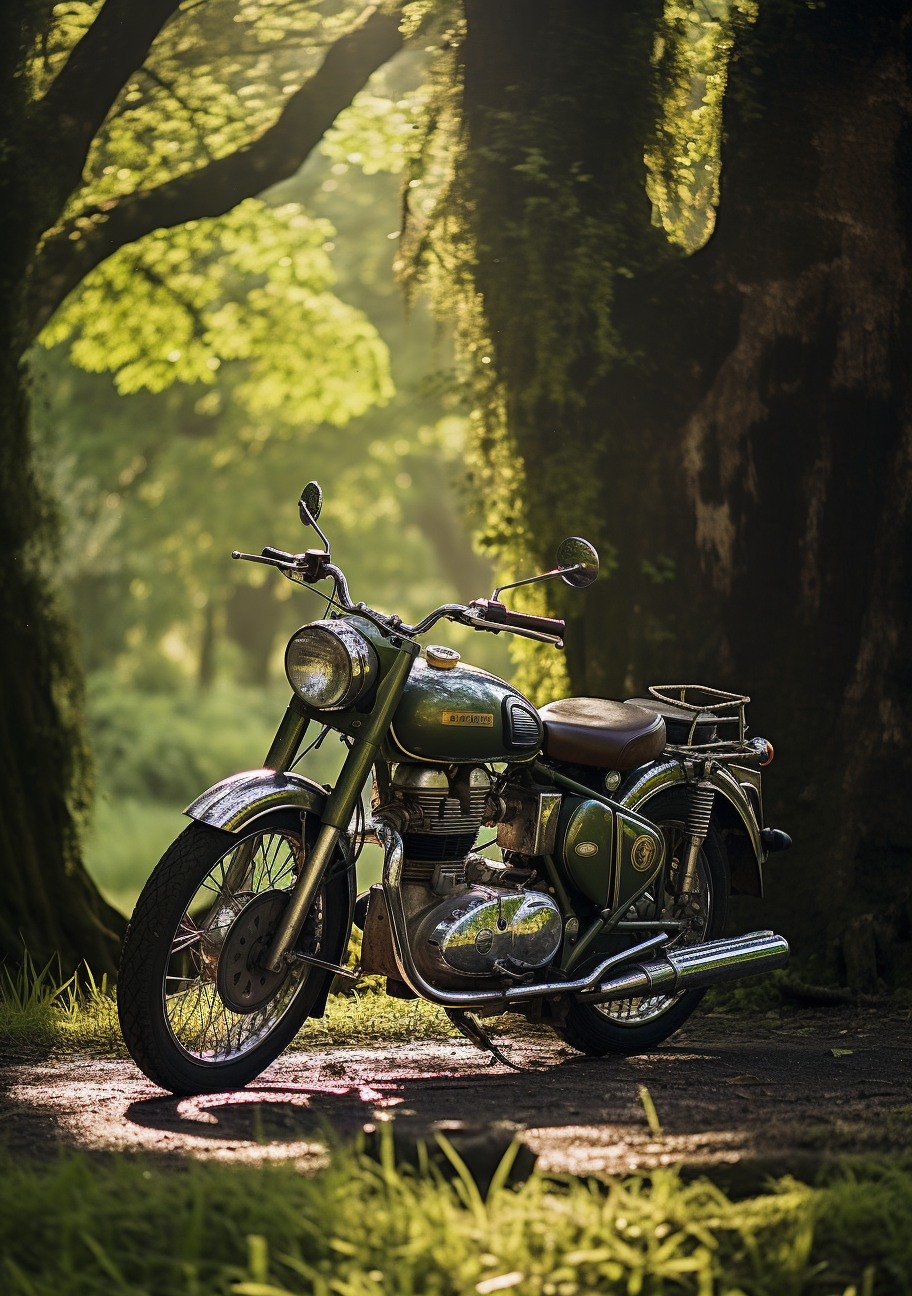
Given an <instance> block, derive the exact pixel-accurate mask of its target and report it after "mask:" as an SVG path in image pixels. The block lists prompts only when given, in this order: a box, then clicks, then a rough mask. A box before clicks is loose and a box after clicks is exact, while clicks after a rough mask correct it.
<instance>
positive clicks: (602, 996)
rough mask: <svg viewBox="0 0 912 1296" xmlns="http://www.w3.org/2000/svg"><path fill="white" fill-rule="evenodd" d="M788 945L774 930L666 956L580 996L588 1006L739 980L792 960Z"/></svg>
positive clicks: (667, 952) (682, 949)
mask: <svg viewBox="0 0 912 1296" xmlns="http://www.w3.org/2000/svg"><path fill="white" fill-rule="evenodd" d="M788 957H789V947H788V941H787V940H785V938H784V937H782V936H777V935H776V933H775V932H772V931H759V932H749V933H748V935H746V936H736V937H733V938H732V939H730V940H714V941H706V942H705V943H704V944H702V945H685V946H682V947H679V948H678V949H668V950H664V951H663V952H662V957H661V958H660V959H656V960H655V961H654V962H649V963H637V964H634V966H633V967H632V968H629V969H628V970H627V971H626V972H625V973H624V974H623V976H619V977H614V978H613V979H612V980H610V981H602V982H601V984H600V985H598V986H594V987H593V988H592V990H590V991H582V992H581V993H580V995H579V998H580V999H581V1000H584V1001H585V1002H586V1003H605V1002H606V1001H607V1000H609V999H633V998H643V997H644V996H647V995H651V994H653V993H655V992H659V993H661V994H681V993H682V992H683V991H684V990H702V989H704V988H705V987H706V986H711V985H721V983H722V982H723V981H738V980H740V978H741V977H746V976H755V975H756V974H757V973H759V972H773V971H775V970H776V968H781V967H785V965H786V963H787V962H788Z"/></svg>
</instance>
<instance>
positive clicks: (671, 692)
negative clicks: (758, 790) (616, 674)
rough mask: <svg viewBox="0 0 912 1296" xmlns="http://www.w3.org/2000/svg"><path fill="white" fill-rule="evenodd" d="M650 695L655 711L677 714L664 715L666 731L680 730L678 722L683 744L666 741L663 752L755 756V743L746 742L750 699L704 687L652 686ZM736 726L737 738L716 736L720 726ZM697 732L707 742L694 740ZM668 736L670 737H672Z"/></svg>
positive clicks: (738, 694)
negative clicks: (656, 703) (669, 711)
mask: <svg viewBox="0 0 912 1296" xmlns="http://www.w3.org/2000/svg"><path fill="white" fill-rule="evenodd" d="M649 693H650V695H651V696H652V697H653V698H655V700H656V702H658V703H659V704H660V706H659V707H657V708H656V710H658V711H659V712H660V714H663V713H664V711H665V709H666V708H668V709H673V710H674V712H676V713H677V714H676V715H674V716H670V715H668V714H665V715H664V718H665V722H666V728H667V729H671V730H672V731H674V730H675V729H677V728H678V727H679V726H678V725H676V724H675V723H674V721H676V720H679V721H680V722H681V724H680V728H681V730H682V734H681V736H682V737H683V741H672V742H669V743H668V744H667V745H666V751H671V752H679V753H681V754H682V755H690V754H704V755H707V756H713V757H723V758H724V757H726V756H729V757H739V756H747V755H751V754H754V752H755V748H754V744H753V743H751V742H749V741H748V739H747V704H748V702H750V698H749V697H747V696H746V695H745V694H743V693H726V692H725V691H724V689H714V688H709V687H708V686H707V685H705V684H653V685H651V686H650V689H649ZM644 701H645V699H644ZM722 712H729V714H728V715H725V714H720V713H722ZM688 720H689V721H690V724H689V725H688V724H687V722H688ZM669 722H671V723H669ZM735 725H737V727H738V736H737V738H735V737H732V738H729V739H725V738H718V737H717V736H716V733H717V729H718V728H719V727H720V726H735ZM684 726H687V732H686V735H684V734H683V729H684ZM700 730H703V731H704V732H706V731H707V730H708V732H709V740H708V741H706V742H695V741H694V739H695V738H697V737H699V736H700V735H699V731H700ZM669 736H670V737H671V736H672V734H669ZM764 745H765V744H764Z"/></svg>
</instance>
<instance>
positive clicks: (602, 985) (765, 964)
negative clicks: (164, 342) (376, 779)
mask: <svg viewBox="0 0 912 1296" xmlns="http://www.w3.org/2000/svg"><path fill="white" fill-rule="evenodd" d="M373 828H374V832H375V833H376V836H377V840H378V841H379V842H380V843H381V845H382V846H383V850H384V860H383V892H384V896H385V898H386V904H387V910H388V913H389V917H390V935H391V936H392V939H393V953H394V955H395V959H396V964H397V966H398V968H399V971H400V973H401V975H402V980H403V981H404V982H405V984H406V985H408V986H410V987H411V988H412V990H414V991H415V993H416V994H418V995H420V996H421V998H422V999H428V1000H430V1002H431V1003H436V1004H440V1005H441V1006H442V1007H444V1008H464V1009H468V1010H469V1011H471V1010H472V1009H473V1008H480V1007H482V1006H483V1005H485V1004H492V1005H493V1004H498V1005H500V1004H502V1005H503V1008H504V1010H506V1009H507V1008H508V1007H509V1005H510V1004H514V1003H517V1002H520V1001H522V1000H530V999H553V998H558V997H560V996H562V995H568V994H573V995H576V996H577V997H578V998H579V999H580V1000H581V1001H584V1002H586V1003H601V1002H603V1001H604V1000H606V999H631V998H641V997H643V995H644V994H649V993H651V992H652V991H653V990H659V991H660V992H661V993H662V994H677V993H679V992H680V991H682V990H697V989H701V988H702V987H703V986H708V985H715V984H717V983H718V982H721V981H735V980H737V979H738V978H739V977H743V976H751V975H752V974H754V973H756V972H771V971H772V970H773V969H774V968H780V967H783V966H784V965H785V964H786V963H787V962H788V956H789V947H788V942H787V941H785V940H783V938H782V937H781V936H777V935H776V933H775V932H771V931H761V932H751V933H750V935H748V936H738V937H736V938H734V939H733V940H717V941H707V942H706V943H705V944H702V945H688V946H685V947H684V948H682V949H672V950H666V951H663V953H662V956H661V957H660V958H659V959H657V960H656V961H655V962H649V963H645V962H642V961H641V962H636V963H632V962H631V959H636V958H640V959H642V956H643V955H644V954H646V953H652V951H653V950H654V949H655V947H656V946H657V945H661V944H662V943H663V942H665V941H669V940H672V939H673V938H674V936H673V933H672V934H671V935H669V934H668V933H666V932H659V933H658V934H657V935H655V936H651V937H649V939H648V940H645V941H643V942H642V943H641V944H639V945H635V946H634V947H633V948H632V949H628V950H623V951H621V952H619V953H617V954H611V955H609V956H608V957H607V958H605V959H603V960H602V962H601V963H599V965H598V966H597V967H596V968H594V969H593V970H592V971H591V972H588V973H587V974H586V975H585V976H583V977H579V978H577V979H576V980H573V981H566V980H557V981H544V982H541V981H539V982H532V983H530V984H529V983H527V984H525V985H513V986H507V987H505V988H504V989H503V990H443V989H441V988H440V987H439V986H433V985H431V984H430V982H428V981H426V980H425V979H424V977H423V976H422V975H421V973H420V971H419V970H418V968H417V966H416V965H415V960H414V958H413V957H412V951H411V947H410V945H409V940H408V927H407V923H406V918H405V910H404V908H403V905H402V892H401V891H400V883H401V880H402V856H403V847H402V838H401V837H400V836H399V834H398V832H397V831H396V830H395V828H392V827H390V825H389V824H386V823H384V822H383V821H382V820H375V821H374V824H373ZM618 964H622V965H626V968H627V970H626V971H625V972H624V974H623V975H622V976H619V977H615V978H614V979H612V980H610V981H603V980H602V978H603V977H604V976H605V974H606V973H607V972H608V971H609V969H610V968H612V967H616V966H617V965H618Z"/></svg>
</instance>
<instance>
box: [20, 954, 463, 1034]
mask: <svg viewBox="0 0 912 1296" xmlns="http://www.w3.org/2000/svg"><path fill="white" fill-rule="evenodd" d="M383 984H384V979H383V978H382V977H376V976H371V977H366V978H365V979H364V981H363V982H361V983H359V985H358V987H357V988H356V989H355V990H354V991H349V992H347V993H345V994H333V995H330V997H329V1000H328V1002H327V1005H326V1015H325V1016H324V1017H318V1018H314V1020H313V1021H309V1022H307V1023H306V1024H305V1026H304V1028H303V1030H302V1031H301V1032H300V1034H299V1035H298V1037H297V1039H296V1041H295V1043H294V1044H293V1045H292V1048H299V1049H302V1048H310V1047H312V1046H313V1045H315V1044H320V1043H323V1044H349V1043H358V1042H361V1041H367V1040H406V1039H408V1040H414V1039H442V1038H447V1037H449V1036H453V1035H456V1034H458V1032H457V1031H456V1029H455V1028H454V1027H453V1026H452V1025H451V1023H450V1022H449V1020H448V1019H447V1017H446V1015H445V1014H444V1012H443V1010H442V1009H440V1008H436V1007H435V1006H434V1005H433V1004H429V1003H426V1002H425V1001H424V1000H422V999H412V1000H402V999H391V998H390V997H389V996H388V995H386V994H385V993H384V992H383V988H382V987H383ZM0 1045H3V1046H5V1047H6V1048H7V1049H10V1048H12V1049H15V1048H17V1047H18V1048H23V1047H24V1048H28V1049H34V1048H38V1049H41V1050H44V1051H47V1052H55V1053H67V1052H85V1053H92V1054H94V1055H96V1056H99V1057H124V1056H126V1049H125V1047H124V1043H123V1039H122V1038H121V1034H120V1026H119V1024H118V1020H117V1005H116V1002H115V999H114V991H113V988H112V987H109V986H108V984H107V979H106V978H102V980H101V982H96V980H95V978H94V977H93V976H92V973H91V970H90V969H88V968H84V969H83V970H82V973H81V976H77V975H74V976H72V977H70V978H69V979H68V980H66V981H64V980H63V979H62V978H61V977H60V975H59V970H57V971H55V964H54V963H53V961H52V962H51V963H48V964H47V965H46V966H45V967H43V968H40V969H39V968H36V967H35V964H34V963H33V961H32V959H31V956H30V955H29V954H28V953H27V952H26V954H25V957H24V960H23V963H22V964H21V966H20V967H19V968H17V969H15V970H13V969H10V968H8V967H6V966H3V967H2V968H0Z"/></svg>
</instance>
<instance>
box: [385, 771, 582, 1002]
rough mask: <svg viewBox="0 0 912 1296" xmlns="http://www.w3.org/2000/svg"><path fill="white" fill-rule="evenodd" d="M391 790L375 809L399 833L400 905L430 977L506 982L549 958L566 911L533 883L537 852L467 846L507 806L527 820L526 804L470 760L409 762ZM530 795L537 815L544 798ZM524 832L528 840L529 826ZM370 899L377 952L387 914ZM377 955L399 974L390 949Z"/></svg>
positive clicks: (445, 982) (458, 982)
mask: <svg viewBox="0 0 912 1296" xmlns="http://www.w3.org/2000/svg"><path fill="white" fill-rule="evenodd" d="M389 795H390V799H389V800H388V801H387V802H386V804H385V805H384V806H382V807H375V809H376V813H377V814H378V815H379V817H381V818H383V819H385V820H386V821H387V822H390V823H394V824H395V826H396V828H397V831H399V832H401V835H402V842H403V855H404V858H403V865H402V880H401V884H400V891H401V896H402V907H403V910H404V915H405V919H406V924H407V927H408V936H409V946H410V948H411V950H412V952H413V955H414V958H415V962H416V963H417V965H418V966H419V968H420V969H421V971H422V974H423V975H424V976H425V977H426V978H427V980H428V981H430V982H432V983H433V984H436V985H439V986H441V987H443V986H456V987H459V986H474V985H477V984H478V982H479V980H486V981H488V982H492V981H493V983H495V984H502V983H504V982H505V981H509V980H510V979H518V978H521V977H522V976H523V975H524V974H525V973H528V972H533V971H536V970H538V969H540V968H543V967H545V966H546V965H547V964H548V963H550V962H551V961H552V960H553V958H554V956H555V955H556V954H557V952H558V950H559V949H560V947H561V942H562V939H563V919H562V917H561V913H560V910H559V909H558V907H557V905H556V904H555V902H554V900H553V899H552V898H551V896H550V895H548V894H547V892H545V891H535V890H532V889H530V887H531V884H532V883H534V882H535V881H537V878H536V873H535V869H534V863H535V861H534V860H532V859H529V860H528V865H529V867H523V866H522V865H520V867H518V868H512V869H510V868H505V866H504V865H502V864H498V863H497V862H496V861H493V860H486V859H484V858H483V857H482V856H477V855H473V854H472V853H471V852H472V848H473V847H474V845H475V841H476V838H477V836H478V831H479V829H480V828H481V825H482V823H484V822H488V823H490V822H491V821H492V820H494V821H500V820H501V818H502V817H503V816H504V814H507V815H509V817H510V818H511V820H512V819H524V817H525V816H524V815H523V813H522V812H523V811H524V810H525V803H523V804H522V805H520V804H519V802H517V804H515V805H514V804H513V803H512V801H511V802H510V803H509V804H508V803H507V802H506V801H504V800H503V798H502V797H500V796H495V795H494V793H493V791H492V785H491V779H490V777H489V775H488V773H487V771H486V770H485V769H483V768H482V767H481V766H475V767H471V766H468V765H463V766H451V767H448V768H444V767H442V766H436V765H430V764H427V765H425V764H419V763H417V762H416V763H411V764H409V763H405V762H403V763H402V764H400V765H398V766H396V767H395V769H394V770H393V772H392V777H391V779H390V784H389ZM527 800H529V814H530V815H531V814H532V811H533V810H534V812H535V815H536V816H538V815H539V813H540V807H539V802H540V800H541V798H532V799H529V798H527ZM532 800H534V801H535V804H534V807H533V806H532ZM554 819H555V822H556V815H555V816H554ZM537 821H538V820H537V818H536V822H537ZM520 826H521V825H520ZM523 832H524V836H523V841H525V840H526V838H529V840H530V841H531V839H532V835H533V834H532V833H531V829H530V830H529V831H526V830H525V829H523ZM470 861H471V862H472V866H473V867H472V870H470V877H471V881H470V880H469V879H467V876H466V867H467V864H468V863H469V862H470ZM479 866H482V867H481V868H480V872H479ZM484 866H489V867H488V868H486V867H484ZM473 873H474V876H472V874H473ZM372 907H373V901H372V902H371V906H370V907H369V908H368V913H367V919H366V923H365V944H364V948H365V950H367V949H368V948H370V949H371V951H373V950H374V947H375V945H376V947H377V949H378V950H379V949H380V945H379V943H378V942H377V941H375V939H374V938H375V936H376V935H378V934H379V931H380V927H379V926H378V924H380V926H382V923H383V921H386V920H385V919H383V920H381V918H380V910H379V907H378V908H377V913H376V914H374V915H373V916H372ZM375 928H376V931H375ZM368 936H370V939H368ZM368 957H370V958H374V955H373V954H371V955H369V956H368ZM374 961H376V963H377V967H376V969H374V968H368V967H367V964H366V963H365V965H364V966H365V969H366V970H368V971H373V970H376V971H385V972H386V974H387V975H388V976H390V975H395V974H394V971H391V970H390V960H389V957H387V956H380V955H379V954H378V955H377V956H376V958H374ZM381 964H382V966H381Z"/></svg>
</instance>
